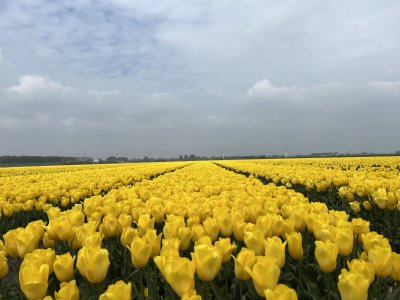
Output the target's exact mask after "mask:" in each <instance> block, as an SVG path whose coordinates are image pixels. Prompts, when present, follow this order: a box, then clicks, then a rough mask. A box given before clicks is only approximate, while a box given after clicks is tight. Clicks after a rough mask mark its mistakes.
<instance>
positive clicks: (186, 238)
mask: <svg viewBox="0 0 400 300" xmlns="http://www.w3.org/2000/svg"><path fill="white" fill-rule="evenodd" d="M178 238H179V240H180V241H181V242H180V244H179V250H187V249H188V248H189V246H190V242H191V241H192V231H191V230H190V228H188V227H180V228H179V229H178Z"/></svg>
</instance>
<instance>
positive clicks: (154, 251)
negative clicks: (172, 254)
mask: <svg viewBox="0 0 400 300" xmlns="http://www.w3.org/2000/svg"><path fill="white" fill-rule="evenodd" d="M161 237H162V234H161V233H160V234H159V235H157V231H156V230H155V229H147V231H146V234H145V235H144V239H145V240H146V241H147V243H149V244H150V246H151V254H150V257H154V256H156V255H158V254H160V247H161Z"/></svg>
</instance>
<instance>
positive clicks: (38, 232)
mask: <svg viewBox="0 0 400 300" xmlns="http://www.w3.org/2000/svg"><path fill="white" fill-rule="evenodd" d="M26 229H29V230H31V231H32V233H33V234H34V235H35V238H36V240H38V241H39V240H41V239H43V238H44V225H43V221H42V220H38V221H33V222H30V223H29V224H28V225H27V226H26Z"/></svg>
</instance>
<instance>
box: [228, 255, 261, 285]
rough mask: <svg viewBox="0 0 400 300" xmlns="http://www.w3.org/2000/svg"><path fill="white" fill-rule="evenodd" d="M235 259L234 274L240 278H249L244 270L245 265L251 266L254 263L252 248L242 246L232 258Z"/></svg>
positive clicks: (254, 257)
mask: <svg viewBox="0 0 400 300" xmlns="http://www.w3.org/2000/svg"><path fill="white" fill-rule="evenodd" d="M233 259H234V261H235V276H236V277H237V278H238V279H240V280H249V279H250V278H251V276H250V274H249V273H248V272H247V271H246V270H245V267H248V268H250V269H252V268H253V266H254V264H255V263H256V260H257V259H256V254H255V252H254V250H251V249H247V248H245V247H243V248H242V249H241V250H240V252H239V254H238V255H237V257H236V258H235V257H234V258H233Z"/></svg>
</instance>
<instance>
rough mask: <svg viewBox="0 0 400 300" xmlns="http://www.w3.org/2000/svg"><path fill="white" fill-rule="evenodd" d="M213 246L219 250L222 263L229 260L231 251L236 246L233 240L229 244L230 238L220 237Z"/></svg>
mask: <svg viewBox="0 0 400 300" xmlns="http://www.w3.org/2000/svg"><path fill="white" fill-rule="evenodd" d="M215 246H216V247H217V249H218V250H219V251H220V252H221V255H222V263H227V262H229V261H230V260H231V255H232V251H233V250H235V249H236V248H237V246H236V244H235V243H234V242H233V243H232V244H231V239H230V238H224V239H223V238H220V239H219V241H217V242H216V243H215Z"/></svg>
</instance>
